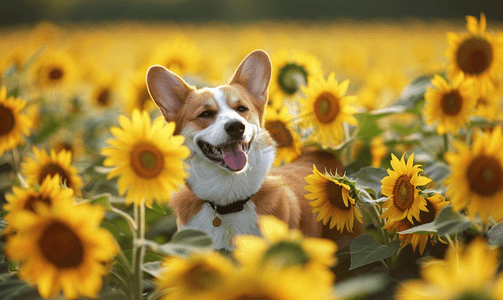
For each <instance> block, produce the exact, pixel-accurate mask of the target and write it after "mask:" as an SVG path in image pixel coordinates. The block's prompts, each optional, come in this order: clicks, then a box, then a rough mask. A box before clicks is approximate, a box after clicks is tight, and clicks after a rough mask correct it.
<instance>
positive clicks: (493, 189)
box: [466, 155, 503, 196]
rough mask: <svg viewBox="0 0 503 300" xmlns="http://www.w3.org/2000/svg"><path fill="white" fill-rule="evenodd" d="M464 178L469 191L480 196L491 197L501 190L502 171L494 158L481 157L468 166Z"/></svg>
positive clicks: (502, 183) (502, 181)
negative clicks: (468, 185) (466, 180)
mask: <svg viewBox="0 0 503 300" xmlns="http://www.w3.org/2000/svg"><path fill="white" fill-rule="evenodd" d="M466 177H467V179H468V182H469V183H470V190H471V191H473V192H475V193H476V194H479V195H481V196H491V195H494V194H495V193H497V192H499V191H500V190H501V189H502V188H503V170H502V168H501V164H500V163H499V162H498V160H496V159H495V158H494V157H490V156H485V155H481V156H478V157H476V158H474V159H473V160H472V161H471V162H470V165H469V166H468V169H467V172H466Z"/></svg>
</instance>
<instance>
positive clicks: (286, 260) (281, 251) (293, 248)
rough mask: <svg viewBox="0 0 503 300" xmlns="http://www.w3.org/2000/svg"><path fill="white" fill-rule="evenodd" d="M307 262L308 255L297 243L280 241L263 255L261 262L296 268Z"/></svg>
mask: <svg viewBox="0 0 503 300" xmlns="http://www.w3.org/2000/svg"><path fill="white" fill-rule="evenodd" d="M308 261H309V255H308V254H307V253H306V251H304V249H302V247H301V246H300V244H299V243H295V242H286V241H281V242H278V243H276V244H274V245H272V246H271V247H270V248H269V249H268V250H267V251H266V252H265V254H264V258H263V262H272V263H274V264H275V265H278V266H298V265H304V264H306V263H307V262H308Z"/></svg>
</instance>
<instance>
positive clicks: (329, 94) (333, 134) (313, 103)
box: [299, 73, 358, 147]
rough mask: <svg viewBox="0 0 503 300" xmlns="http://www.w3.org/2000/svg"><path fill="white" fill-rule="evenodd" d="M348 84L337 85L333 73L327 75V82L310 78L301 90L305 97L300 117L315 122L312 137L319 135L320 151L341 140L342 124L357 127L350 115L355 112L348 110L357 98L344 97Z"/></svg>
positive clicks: (352, 109) (345, 82)
mask: <svg viewBox="0 0 503 300" xmlns="http://www.w3.org/2000/svg"><path fill="white" fill-rule="evenodd" d="M348 86H349V80H345V81H343V82H341V84H338V83H337V80H335V73H330V75H329V76H328V78H327V81H325V79H323V77H321V76H318V77H310V78H309V84H308V86H307V87H302V91H303V92H304V94H305V95H306V98H305V99H300V100H299V103H300V105H301V112H300V115H301V116H303V115H310V116H311V120H313V122H314V127H315V128H314V130H315V132H314V133H313V134H316V135H317V136H318V135H319V136H320V137H321V140H319V141H317V142H319V143H320V144H321V145H322V146H323V147H330V146H336V145H338V144H339V143H341V142H342V140H343V138H344V131H343V124H342V123H343V122H346V123H348V124H351V125H355V126H356V125H358V121H357V120H356V118H355V117H353V114H354V113H355V112H356V110H355V108H354V107H352V106H351V104H352V103H353V102H355V100H356V96H344V94H346V91H347V90H348Z"/></svg>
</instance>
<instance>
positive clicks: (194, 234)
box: [158, 229, 213, 256]
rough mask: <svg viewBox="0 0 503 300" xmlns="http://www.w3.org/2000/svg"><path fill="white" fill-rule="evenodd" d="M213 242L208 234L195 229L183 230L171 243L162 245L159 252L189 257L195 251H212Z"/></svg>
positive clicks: (174, 236)
mask: <svg viewBox="0 0 503 300" xmlns="http://www.w3.org/2000/svg"><path fill="white" fill-rule="evenodd" d="M212 249H213V242H212V240H211V237H209V236H208V235H207V234H206V233H204V232H202V231H199V230H195V229H181V230H179V231H178V232H177V233H175V235H173V238H171V240H170V241H169V243H167V244H164V245H160V246H159V248H158V251H159V252H160V253H162V254H166V255H181V256H187V255H189V254H190V253H191V252H193V251H205V250H212Z"/></svg>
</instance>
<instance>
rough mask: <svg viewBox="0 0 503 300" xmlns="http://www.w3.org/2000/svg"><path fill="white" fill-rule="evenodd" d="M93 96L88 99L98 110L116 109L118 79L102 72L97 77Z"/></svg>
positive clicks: (92, 92)
mask: <svg viewBox="0 0 503 300" xmlns="http://www.w3.org/2000/svg"><path fill="white" fill-rule="evenodd" d="M94 82H95V83H94V86H93V89H92V91H91V95H90V97H89V98H88V99H89V101H90V102H91V105H92V107H94V108H98V109H107V108H111V107H114V106H115V105H116V104H117V103H116V102H115V100H116V99H115V98H116V91H117V87H116V79H115V78H114V77H113V76H112V75H110V74H108V73H104V72H101V73H99V74H98V75H97V76H96V80H95V81H94Z"/></svg>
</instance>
